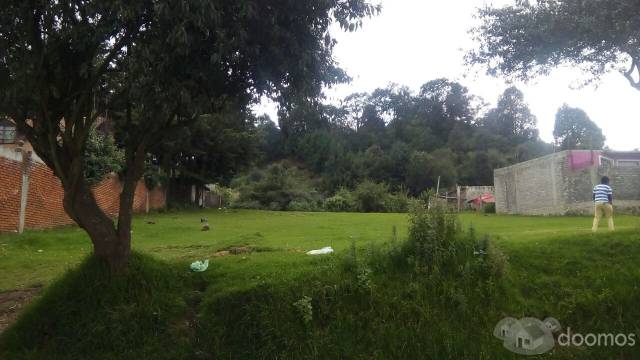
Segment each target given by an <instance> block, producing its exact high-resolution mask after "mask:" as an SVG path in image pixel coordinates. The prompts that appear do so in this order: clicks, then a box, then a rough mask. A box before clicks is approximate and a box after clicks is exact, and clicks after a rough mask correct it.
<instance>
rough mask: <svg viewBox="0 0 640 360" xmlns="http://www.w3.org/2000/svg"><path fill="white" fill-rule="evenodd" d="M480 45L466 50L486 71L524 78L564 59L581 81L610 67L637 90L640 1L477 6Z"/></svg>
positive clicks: (524, 0)
mask: <svg viewBox="0 0 640 360" xmlns="http://www.w3.org/2000/svg"><path fill="white" fill-rule="evenodd" d="M478 16H479V18H480V19H481V21H482V23H481V25H479V26H478V27H476V28H474V29H472V33H473V35H474V36H475V39H476V41H477V43H478V44H479V46H478V48H477V49H475V50H472V51H470V52H469V53H468V55H467V60H468V62H469V63H471V64H482V65H485V66H487V69H488V73H489V74H492V75H504V76H508V77H515V78H518V79H521V80H528V79H530V78H531V77H534V76H536V75H540V74H547V73H549V71H550V70H551V69H553V68H554V67H557V66H559V65H562V64H566V65H570V66H573V67H577V68H580V69H582V70H583V71H584V72H585V73H586V74H588V77H587V78H586V79H585V82H589V81H593V80H597V79H599V77H600V76H601V75H603V74H604V73H606V72H609V71H618V72H620V73H622V74H623V75H624V76H625V77H626V78H627V80H628V81H629V83H630V85H631V86H633V87H634V88H635V89H638V90H640V3H639V2H638V1H636V0H563V1H557V0H538V1H528V0H516V1H515V3H514V4H513V5H509V6H504V7H491V6H489V7H485V8H482V9H480V10H479V12H478Z"/></svg>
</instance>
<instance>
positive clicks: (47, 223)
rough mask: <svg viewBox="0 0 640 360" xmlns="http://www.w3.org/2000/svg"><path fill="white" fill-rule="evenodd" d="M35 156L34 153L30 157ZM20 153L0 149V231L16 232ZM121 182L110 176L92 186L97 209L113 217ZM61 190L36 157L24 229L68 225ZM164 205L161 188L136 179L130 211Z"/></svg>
mask: <svg viewBox="0 0 640 360" xmlns="http://www.w3.org/2000/svg"><path fill="white" fill-rule="evenodd" d="M34 157H35V156H34ZM22 166H23V163H22V161H21V156H20V155H14V154H11V153H9V152H6V151H5V152H3V151H0V231H16V230H17V229H18V223H19V213H20V197H21V191H22ZM121 191H122V183H121V182H120V180H119V179H118V176H117V175H111V176H110V177H108V178H106V179H104V180H103V181H102V182H100V183H99V184H97V185H96V186H94V188H93V193H94V196H95V197H96V201H97V202H98V205H99V206H100V208H101V209H102V210H103V211H105V213H107V214H109V215H110V216H113V217H115V216H117V214H118V210H119V196H120V192H121ZM63 195H64V193H63V190H62V186H61V184H60V180H59V179H58V178H57V177H55V175H53V172H52V171H51V169H49V168H48V167H47V166H46V165H44V164H43V163H42V162H41V161H39V159H37V157H36V158H35V159H34V161H33V162H32V165H31V168H30V171H29V191H28V198H27V206H26V212H25V228H27V229H41V228H50V227H55V226H60V225H68V224H72V223H73V221H72V220H71V219H70V218H69V217H68V216H67V214H66V213H65V211H64V208H63V206H62V199H63ZM165 205H166V194H165V191H164V190H163V189H160V188H156V189H153V190H150V191H147V188H146V186H145V185H144V182H142V181H139V182H138V184H137V187H136V192H135V198H134V204H133V208H134V212H136V213H142V212H145V211H147V210H154V209H161V208H164V207H165Z"/></svg>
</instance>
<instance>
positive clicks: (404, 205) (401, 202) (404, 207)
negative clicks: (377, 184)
mask: <svg viewBox="0 0 640 360" xmlns="http://www.w3.org/2000/svg"><path fill="white" fill-rule="evenodd" d="M410 204H411V198H410V197H409V193H408V192H406V191H404V190H403V189H401V190H400V191H398V192H397V193H395V194H389V195H388V196H387V200H386V202H385V208H386V211H387V212H393V213H406V212H407V211H408V210H409V205H410Z"/></svg>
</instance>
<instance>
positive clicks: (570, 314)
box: [0, 211, 640, 359]
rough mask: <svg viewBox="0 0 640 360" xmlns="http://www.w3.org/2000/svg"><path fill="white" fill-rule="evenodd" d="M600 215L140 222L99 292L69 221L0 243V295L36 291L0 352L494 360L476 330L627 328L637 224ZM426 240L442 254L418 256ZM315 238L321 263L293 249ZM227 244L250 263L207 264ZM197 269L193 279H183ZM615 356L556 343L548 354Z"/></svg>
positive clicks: (99, 274)
mask: <svg viewBox="0 0 640 360" xmlns="http://www.w3.org/2000/svg"><path fill="white" fill-rule="evenodd" d="M201 217H207V218H208V220H209V223H210V224H211V226H212V230H211V231H209V232H202V231H200V230H199V221H200V218H201ZM150 218H152V219H153V220H154V221H155V222H156V224H147V220H149V219H150ZM409 219H411V222H410V223H411V224H413V225H412V226H411V227H410V230H411V231H410V232H408V231H407V230H408V227H407V225H408V224H409V222H408V220H409ZM616 220H617V227H618V231H616V232H615V233H607V232H605V231H603V232H602V233H599V234H597V235H592V234H591V233H590V230H589V223H590V219H589V218H585V217H562V218H559V217H519V216H498V215H480V214H462V215H461V216H460V226H459V228H462V229H469V227H470V226H471V225H473V231H469V230H467V231H465V232H464V233H460V230H455V229H456V228H457V227H456V226H455V223H454V222H453V219H452V218H449V217H447V216H445V215H444V214H440V215H438V214H435V215H434V214H432V213H426V212H420V211H418V212H414V213H413V214H412V215H411V217H410V218H408V217H407V215H402V214H360V213H349V214H338V213H302V212H295V213H290V212H264V211H194V212H185V213H164V214H154V215H153V216H152V217H137V218H135V221H134V226H135V227H134V234H133V238H134V244H133V246H134V249H135V250H136V251H138V255H135V256H134V257H133V258H132V259H133V266H132V267H131V269H130V270H128V271H127V272H126V273H125V274H124V275H121V276H122V277H118V278H115V280H114V279H112V281H107V279H109V277H110V276H112V275H111V274H110V273H109V271H108V270H107V267H106V266H103V265H100V262H98V261H97V260H95V259H89V260H86V261H85V262H83V263H82V260H83V259H84V258H85V257H86V255H87V254H88V253H89V252H90V244H89V243H88V242H87V241H86V234H85V233H83V232H82V231H80V230H78V229H76V228H73V227H69V228H62V229H56V230H50V231H30V232H27V233H26V234H25V235H23V236H21V237H19V236H16V235H3V236H2V237H0V251H1V253H0V254H1V257H0V272H1V273H2V274H3V276H2V278H1V279H0V281H1V282H0V289H2V290H8V289H13V288H17V287H26V286H30V285H33V284H36V283H44V284H47V285H48V284H52V285H48V286H47V287H46V289H45V291H44V294H43V295H42V297H41V298H40V300H39V301H38V302H36V303H35V304H34V305H33V306H32V307H30V308H29V309H28V310H27V311H26V312H25V313H24V316H23V317H22V318H21V319H20V321H19V322H18V323H17V324H16V325H15V326H14V327H12V328H11V329H10V330H7V332H5V333H4V334H3V335H2V337H1V338H0V339H1V340H0V341H1V342H0V349H5V350H0V351H5V353H1V352H0V357H3V358H10V359H20V358H29V359H41V358H42V359H44V358H46V359H51V358H54V359H55V358H62V359H70V358H73V359H77V358H91V359H116V358H117V359H123V358H124V359H127V358H140V357H143V358H159V359H175V358H187V357H190V358H196V359H198V358H203V359H204V358H209V357H210V356H211V354H213V355H214V356H215V357H216V358H218V357H220V358H276V357H279V358H327V359H328V358H356V359H358V358H362V359H365V358H367V359H368V358H426V359H444V358H457V359H478V358H484V359H502V358H504V359H512V358H517V356H516V355H514V354H511V353H509V352H508V351H506V350H505V349H503V348H502V346H501V343H500V341H498V340H497V339H495V338H493V336H492V331H493V327H494V326H495V324H496V323H497V322H498V320H500V319H502V318H503V317H505V316H514V317H522V316H525V315H526V316H534V317H539V318H543V317H546V316H553V317H555V318H558V319H559V320H560V322H561V323H562V325H563V326H565V327H566V326H570V327H571V328H572V330H574V331H577V332H582V333H587V332H615V333H618V332H622V333H629V332H635V333H638V330H639V329H638V327H637V323H638V319H640V309H639V308H638V307H637V306H636V305H637V303H638V301H639V300H640V298H639V292H638V291H637V289H636V288H635V286H636V285H635V284H637V283H638V280H640V270H638V268H637V261H638V259H640V235H639V232H638V231H637V226H638V219H637V218H636V217H631V216H618V217H617V219H616ZM434 224H436V225H437V224H440V225H437V226H434ZM485 233H491V234H494V236H493V237H492V238H491V241H489V242H485V241H484V240H483V239H484V235H483V234H485ZM473 234H475V235H473ZM434 244H436V245H437V247H436V248H438V249H449V250H447V251H445V252H441V253H438V255H437V257H436V258H434V257H433V256H432V255H434V254H435V253H434V252H432V251H430V250H429V246H430V245H434ZM327 245H330V246H333V247H334V249H335V250H336V254H335V255H329V256H319V257H311V256H307V255H305V254H304V253H302V252H303V251H306V250H310V249H317V248H320V247H323V246H327ZM240 246H244V247H247V248H249V249H250V250H252V252H248V253H240V254H238V255H229V256H224V257H214V256H213V255H214V254H215V253H216V252H218V251H220V250H225V249H230V248H232V247H240ZM38 250H42V252H39V251H38ZM470 250H474V251H477V250H483V253H485V254H491V255H490V258H491V260H486V261H484V260H482V259H480V258H478V257H477V255H475V256H472V257H469V256H465V255H463V254H469V251H470ZM502 252H503V253H504V254H506V257H507V258H504V257H502V256H500V253H502ZM141 254H145V255H141ZM149 255H151V256H153V258H150V257H149ZM204 258H209V259H211V265H210V268H209V269H208V270H207V271H206V272H204V273H201V274H193V273H190V272H188V264H189V263H190V262H191V261H193V260H196V259H204ZM155 259H158V260H155ZM479 261H480V262H479ZM80 263H82V265H80V267H78V266H77V265H78V264H80ZM435 263H438V264H441V266H439V267H438V268H437V270H436V268H433V267H432V268H429V267H428V266H427V267H425V266H423V265H425V264H435ZM421 264H422V265H421ZM483 264H484V265H483ZM65 268H73V270H70V271H69V272H67V273H66V274H65V275H63V276H62V277H61V278H58V277H59V276H61V275H62V274H63V272H64V269H65ZM54 278H58V279H59V280H58V281H57V282H55V283H52V280H53V279H54ZM42 314H47V315H46V316H44V315H42ZM77 334H90V335H95V336H86V337H84V336H83V337H81V338H78V337H77ZM470 339H473V341H470ZM26 349H28V350H26ZM633 351H634V348H561V347H556V349H555V350H554V351H553V354H552V357H551V358H554V359H555V358H559V359H585V358H586V359H602V358H611V357H616V358H632V357H633V354H634V353H633Z"/></svg>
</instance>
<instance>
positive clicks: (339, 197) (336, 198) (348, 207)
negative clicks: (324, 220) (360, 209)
mask: <svg viewBox="0 0 640 360" xmlns="http://www.w3.org/2000/svg"><path fill="white" fill-rule="evenodd" d="M324 206H325V209H326V210H327V211H335V212H347V211H355V210H356V206H355V204H354V200H353V194H352V193H351V192H350V191H349V190H348V189H345V188H341V189H340V190H338V192H337V193H336V194H335V195H333V196H332V197H330V198H328V199H326V200H325V202H324Z"/></svg>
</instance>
